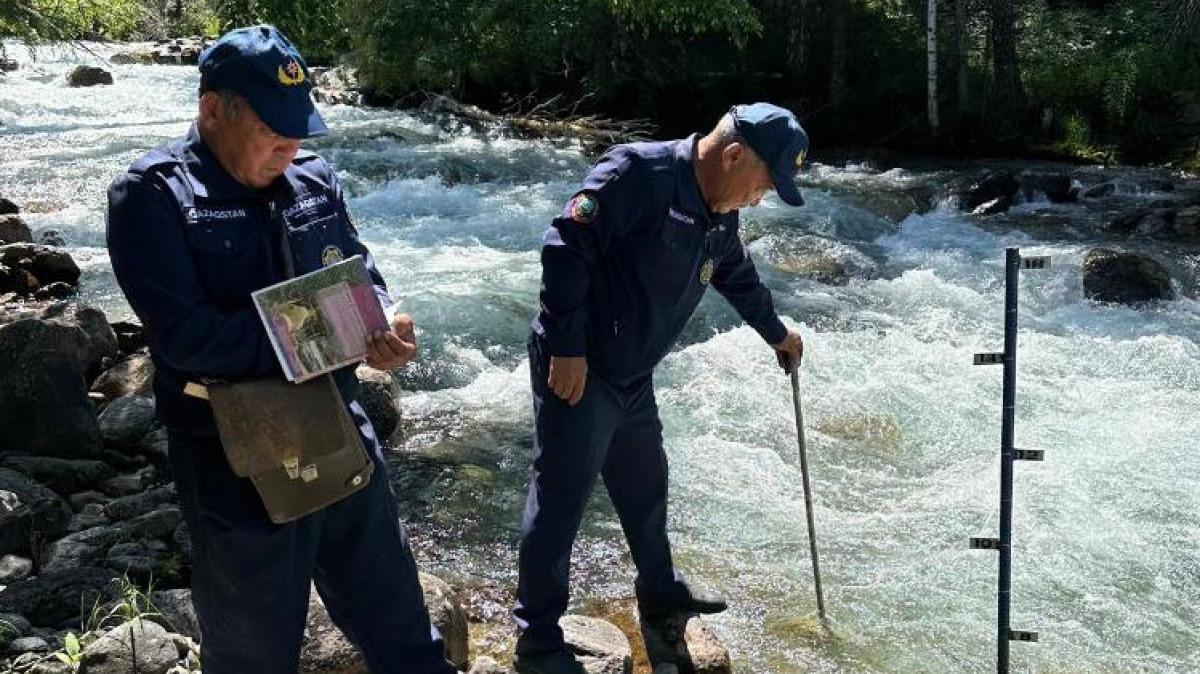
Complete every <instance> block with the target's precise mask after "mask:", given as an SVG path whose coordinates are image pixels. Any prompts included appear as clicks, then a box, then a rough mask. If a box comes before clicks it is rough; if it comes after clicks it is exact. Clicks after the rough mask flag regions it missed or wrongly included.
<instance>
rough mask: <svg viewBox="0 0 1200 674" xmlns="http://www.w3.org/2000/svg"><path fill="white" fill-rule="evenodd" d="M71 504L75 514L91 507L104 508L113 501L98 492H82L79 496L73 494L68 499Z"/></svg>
mask: <svg viewBox="0 0 1200 674" xmlns="http://www.w3.org/2000/svg"><path fill="white" fill-rule="evenodd" d="M67 500H69V501H70V502H71V507H72V508H74V509H75V512H83V511H84V510H85V509H86V508H87V507H88V506H90V505H100V506H104V505H105V504H106V503H108V502H109V501H111V500H112V499H111V498H109V497H108V496H105V495H104V494H101V493H100V492H98V491H91V490H89V491H81V492H79V493H78V494H71V496H70V497H68V499H67Z"/></svg>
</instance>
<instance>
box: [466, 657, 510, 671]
mask: <svg viewBox="0 0 1200 674" xmlns="http://www.w3.org/2000/svg"><path fill="white" fill-rule="evenodd" d="M468 674H509V671H508V668H507V667H504V666H503V665H501V664H500V663H498V662H496V661H495V660H493V659H491V658H489V657H488V656H486V655H481V656H479V657H478V658H475V662H474V663H473V664H472V665H471V671H470V672H468Z"/></svg>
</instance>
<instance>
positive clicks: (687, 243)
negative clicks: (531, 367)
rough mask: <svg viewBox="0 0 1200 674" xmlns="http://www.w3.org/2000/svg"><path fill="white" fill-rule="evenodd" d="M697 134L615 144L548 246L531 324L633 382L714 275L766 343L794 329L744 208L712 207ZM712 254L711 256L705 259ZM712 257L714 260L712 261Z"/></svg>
mask: <svg viewBox="0 0 1200 674" xmlns="http://www.w3.org/2000/svg"><path fill="white" fill-rule="evenodd" d="M697 138H698V137H697V136H692V137H690V138H687V139H684V140H678V141H670V142H659V143H634V144H630V145H618V146H616V147H614V148H612V149H611V150H609V151H608V152H607V153H606V154H605V155H604V157H602V158H601V159H600V162H599V163H598V164H596V166H595V168H593V169H592V171H591V173H590V174H588V177H587V179H586V180H585V181H584V183H583V189H582V190H581V192H580V194H582V195H588V196H591V197H592V199H593V200H594V201H593V204H595V205H597V206H598V208H597V209H596V210H595V212H594V216H587V215H584V216H582V217H581V216H580V213H579V211H578V210H577V209H573V205H574V204H575V203H576V201H577V200H578V198H579V197H576V199H575V200H572V202H571V203H569V204H568V205H567V208H566V210H565V211H564V213H563V215H562V216H560V217H558V218H556V219H555V220H554V222H553V223H552V225H551V227H550V229H549V230H547V232H546V236H545V241H544V246H543V247H542V289H541V311H540V313H539V314H538V316H537V318H536V319H535V320H534V331H535V332H537V333H538V334H540V335H541V336H542V337H543V338H544V339H545V340H546V341H547V343H548V344H549V348H550V353H551V354H552V355H555V356H587V358H588V365H589V368H590V369H591V370H593V371H596V372H597V373H598V374H600V375H601V376H603V377H604V378H605V379H607V380H608V381H610V382H611V383H613V384H616V385H619V386H625V385H628V384H629V383H631V382H633V381H635V380H636V379H638V378H639V377H642V376H645V375H647V374H649V373H650V372H651V371H652V370H653V369H654V367H655V366H656V365H657V364H658V362H659V361H660V360H662V358H663V357H664V356H665V355H666V354H667V352H668V351H669V350H670V349H671V347H672V346H673V345H674V344H675V341H676V340H677V339H678V337H679V333H680V332H681V331H682V330H683V327H684V325H685V324H686V323H687V321H688V318H690V317H691V315H692V312H693V311H694V310H695V309H696V305H697V304H698V303H699V302H700V298H701V296H703V294H704V291H705V289H706V288H707V287H708V284H709V283H711V284H712V286H713V287H714V288H716V289H717V291H719V292H720V293H721V294H722V295H724V296H725V298H726V299H727V300H729V302H730V303H731V304H732V305H733V306H734V308H735V309H736V310H737V312H738V314H740V315H741V317H742V318H743V319H744V320H745V321H746V322H747V323H748V324H750V326H751V327H752V328H754V329H755V330H756V331H757V332H758V334H759V335H761V336H762V338H763V339H764V340H766V341H767V343H769V344H777V343H779V342H781V341H783V339H784V338H785V337H786V336H787V328H786V327H784V325H783V323H782V322H780V320H779V317H778V316H777V315H776V313H775V309H774V306H773V305H772V302H771V294H770V291H768V290H767V288H766V287H765V286H764V285H763V284H762V282H761V281H760V280H759V277H758V272H757V271H756V270H755V268H754V263H753V262H752V261H751V260H750V256H749V254H747V252H746V249H745V247H744V246H743V245H742V241H741V238H740V237H739V236H738V213H737V211H733V212H731V213H726V214H716V213H711V212H710V211H709V210H708V207H707V206H706V205H705V203H704V200H703V198H702V196H701V194H700V186H699V183H698V182H697V181H696V174H695V170H694V168H693V167H694V152H695V147H696V141H697ZM708 262H711V264H708V265H706V263H708ZM706 266H707V269H706Z"/></svg>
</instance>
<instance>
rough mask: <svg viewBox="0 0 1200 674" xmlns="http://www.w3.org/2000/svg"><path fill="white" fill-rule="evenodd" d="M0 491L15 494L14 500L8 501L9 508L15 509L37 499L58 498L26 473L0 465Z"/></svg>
mask: <svg viewBox="0 0 1200 674" xmlns="http://www.w3.org/2000/svg"><path fill="white" fill-rule="evenodd" d="M0 492H8V493H11V494H15V495H16V502H15V503H9V505H10V508H9V509H10V510H13V509H16V508H17V507H18V506H21V505H25V504H29V503H35V502H37V501H46V500H51V501H52V500H55V499H57V498H58V495H57V494H55V493H54V492H53V491H51V490H50V489H47V488H46V487H45V486H44V485H41V484H38V483H37V482H35V481H33V480H32V479H30V478H29V476H28V475H24V474H22V473H18V472H17V471H15V470H12V469H11V468H5V467H2V466H0ZM0 512H2V510H0Z"/></svg>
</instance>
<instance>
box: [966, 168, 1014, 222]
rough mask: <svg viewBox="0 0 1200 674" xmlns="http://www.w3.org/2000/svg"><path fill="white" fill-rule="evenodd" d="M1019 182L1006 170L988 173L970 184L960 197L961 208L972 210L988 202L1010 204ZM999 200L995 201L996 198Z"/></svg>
mask: <svg viewBox="0 0 1200 674" xmlns="http://www.w3.org/2000/svg"><path fill="white" fill-rule="evenodd" d="M1020 188H1021V183H1020V182H1018V181H1017V179H1016V178H1014V177H1013V174H1012V173H1010V172H1008V171H998V172H994V173H989V174H988V175H986V176H984V178H983V179H982V180H980V181H979V182H977V183H975V184H974V185H971V186H970V187H969V188H968V189H967V190H966V193H965V194H963V195H962V197H961V203H962V209H963V210H964V211H971V212H974V211H975V210H976V209H977V208H979V207H980V206H983V205H984V204H986V203H988V202H996V203H998V204H1004V203H1007V205H1006V206H1005V208H1007V207H1008V206H1011V205H1012V203H1013V199H1014V198H1015V197H1016V194H1017V191H1018V190H1019V189H1020ZM998 199H999V200H1001V201H999V202H997V201H996V200H998Z"/></svg>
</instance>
